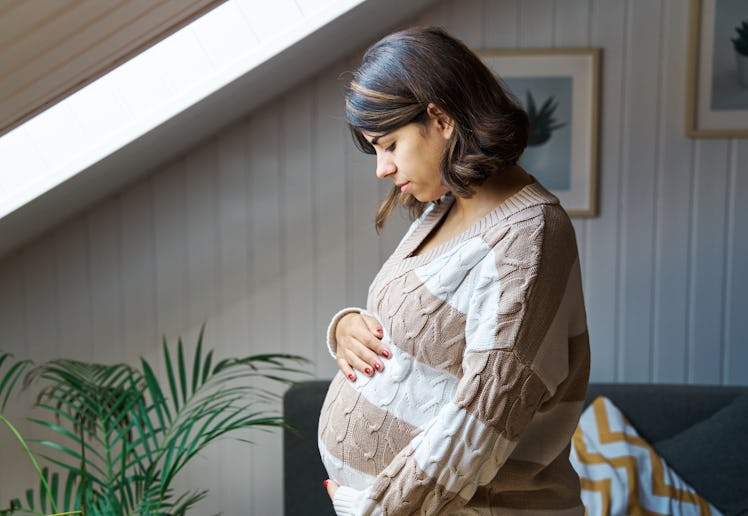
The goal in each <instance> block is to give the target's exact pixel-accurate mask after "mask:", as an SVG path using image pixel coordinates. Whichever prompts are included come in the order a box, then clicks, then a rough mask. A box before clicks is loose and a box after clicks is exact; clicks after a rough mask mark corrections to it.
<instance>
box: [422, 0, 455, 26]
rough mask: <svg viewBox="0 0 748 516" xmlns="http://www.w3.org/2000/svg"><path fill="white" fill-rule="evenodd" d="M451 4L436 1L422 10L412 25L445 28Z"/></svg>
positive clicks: (446, 1)
mask: <svg viewBox="0 0 748 516" xmlns="http://www.w3.org/2000/svg"><path fill="white" fill-rule="evenodd" d="M451 3H452V2H450V1H449V0H436V1H435V2H434V3H433V4H431V5H430V6H428V7H427V8H426V9H424V10H423V13H422V14H421V15H420V16H418V17H417V18H416V23H415V24H414V25H424V26H426V25H435V26H437V27H445V28H447V22H448V20H449V9H450V4H451Z"/></svg>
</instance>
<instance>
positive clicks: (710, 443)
mask: <svg viewBox="0 0 748 516" xmlns="http://www.w3.org/2000/svg"><path fill="white" fill-rule="evenodd" d="M746 428H748V393H746V394H743V395H741V396H739V397H737V398H736V399H735V400H734V401H733V402H732V403H730V404H729V405H727V406H726V407H723V408H722V409H721V410H719V411H718V412H716V413H715V414H714V415H712V416H711V417H709V418H707V419H706V420H704V421H701V422H699V423H696V424H695V425H693V426H692V427H691V428H688V429H687V430H684V431H682V432H680V433H679V434H677V435H675V436H673V437H671V438H669V439H665V440H663V441H660V442H658V443H657V449H658V450H659V451H660V453H661V454H662V455H663V456H664V457H665V459H666V460H667V461H668V462H669V463H670V465H671V466H672V467H673V469H675V470H676V471H677V472H678V473H679V474H680V475H681V476H682V477H683V478H684V479H685V480H686V481H687V482H689V483H690V484H691V485H692V486H694V488H695V489H697V490H698V491H699V493H701V494H702V495H703V496H704V497H705V498H707V499H708V500H709V501H711V502H712V503H713V504H714V505H716V506H717V507H719V508H720V509H722V510H723V511H725V512H726V513H727V514H741V513H745V512H748V473H747V472H748V438H746V436H747V435H748V434H746ZM705 472H707V474H705Z"/></svg>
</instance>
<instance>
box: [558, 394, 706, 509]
mask: <svg viewBox="0 0 748 516" xmlns="http://www.w3.org/2000/svg"><path fill="white" fill-rule="evenodd" d="M570 458H571V462H572V465H573V466H574V469H575V470H576V471H577V473H578V474H579V477H580V481H581V485H582V501H583V502H584V505H585V507H586V509H587V514H589V515H591V516H596V515H608V514H646V513H657V514H680V515H694V516H696V515H706V514H719V512H718V511H717V510H716V509H715V508H714V507H713V506H711V505H710V504H709V503H708V502H707V501H706V500H705V499H704V498H702V497H701V496H699V495H698V494H697V493H696V492H695V491H694V490H693V489H692V488H691V487H690V486H689V485H688V484H686V483H685V482H684V481H683V480H682V479H681V478H680V477H679V476H678V475H677V474H676V473H675V472H674V471H673V470H672V469H671V468H669V467H668V465H667V464H666V462H665V461H663V460H662V459H661V458H660V456H659V455H658V454H657V452H655V450H654V448H652V446H651V445H650V444H649V443H647V442H646V441H645V440H644V439H642V438H641V437H640V436H639V434H638V433H637V431H636V430H635V429H634V427H633V426H631V424H630V423H629V422H628V421H627V420H626V418H625V417H624V415H623V414H622V413H621V411H620V410H618V408H617V407H616V406H615V405H614V404H613V403H612V402H611V401H610V400H609V399H607V398H605V397H602V396H601V397H599V398H597V399H596V400H595V401H593V402H592V404H591V405H590V406H589V407H587V409H585V411H584V412H583V413H582V416H581V418H580V420H579V425H578V426H577V429H576V431H575V432H574V437H573V439H572V451H571V456H570Z"/></svg>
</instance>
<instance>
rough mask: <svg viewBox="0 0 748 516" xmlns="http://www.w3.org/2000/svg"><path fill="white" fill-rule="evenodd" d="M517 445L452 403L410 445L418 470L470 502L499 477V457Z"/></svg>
mask: <svg viewBox="0 0 748 516" xmlns="http://www.w3.org/2000/svg"><path fill="white" fill-rule="evenodd" d="M515 445H516V443H515V442H514V441H510V440H508V439H506V438H504V437H502V436H500V435H499V434H498V433H497V432H496V431H495V430H494V429H493V428H491V427H490V426H487V425H486V424H485V423H484V422H483V421H481V420H480V419H478V418H476V417H475V416H474V415H472V414H470V413H468V412H467V411H465V410H462V409H460V408H458V407H457V406H456V405H454V404H453V403H449V404H447V405H446V406H445V407H444V409H443V410H442V413H441V414H439V418H437V419H436V420H435V421H434V422H433V423H432V425H431V426H429V428H427V429H426V430H425V431H424V432H423V433H421V434H418V435H417V436H416V437H415V438H414V439H413V441H412V442H411V446H412V447H413V448H414V453H413V457H414V459H415V461H416V463H417V464H418V467H419V468H420V469H421V470H423V471H424V472H425V473H426V474H427V475H429V476H430V477H432V478H436V480H437V482H438V483H439V484H440V485H442V486H444V488H445V489H446V490H447V491H453V492H460V495H461V496H463V497H464V498H468V499H469V498H471V497H472V495H473V494H474V493H475V490H476V488H477V487H478V486H479V485H483V484H486V483H488V482H489V481H490V480H491V479H492V478H493V477H494V475H496V471H497V470H498V468H499V467H500V466H501V464H499V463H498V462H497V461H496V458H497V457H507V456H508V455H509V454H510V453H511V450H512V449H513V448H514V446H515ZM444 461H447V464H446V465H445V464H444Z"/></svg>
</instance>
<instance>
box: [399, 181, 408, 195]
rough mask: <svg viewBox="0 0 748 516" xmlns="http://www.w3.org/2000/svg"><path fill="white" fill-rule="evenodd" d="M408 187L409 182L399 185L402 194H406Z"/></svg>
mask: <svg viewBox="0 0 748 516" xmlns="http://www.w3.org/2000/svg"><path fill="white" fill-rule="evenodd" d="M409 186H410V182H407V183H404V184H402V185H400V191H401V192H402V193H406V192H407V191H408V187H409Z"/></svg>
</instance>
